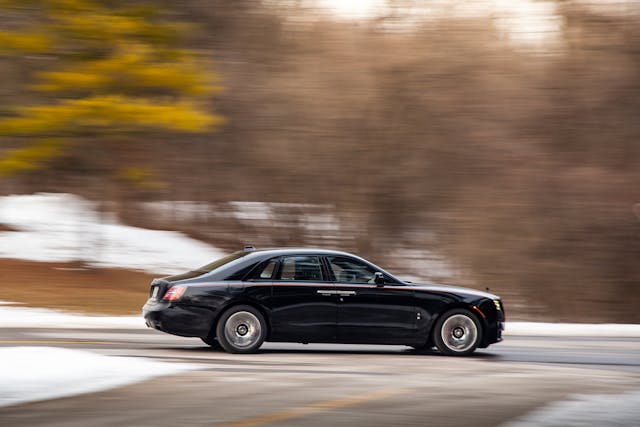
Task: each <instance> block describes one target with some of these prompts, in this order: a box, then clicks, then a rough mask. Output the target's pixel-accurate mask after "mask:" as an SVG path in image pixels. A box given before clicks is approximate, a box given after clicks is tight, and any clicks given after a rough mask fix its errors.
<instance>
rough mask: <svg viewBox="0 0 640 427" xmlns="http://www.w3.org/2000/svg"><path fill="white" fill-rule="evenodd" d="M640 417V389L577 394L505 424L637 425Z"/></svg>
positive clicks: (550, 426)
mask: <svg viewBox="0 0 640 427" xmlns="http://www.w3.org/2000/svg"><path fill="white" fill-rule="evenodd" d="M638 420H640V391H633V392H628V393H623V394H592V395H576V396H574V397H573V398H571V399H570V400H564V401H560V402H555V403H552V404H550V405H548V406H545V407H543V408H540V409H536V410H535V411H533V412H530V413H529V414H527V415H525V416H523V417H520V418H518V419H516V420H513V421H510V422H508V423H506V424H503V425H502V427H578V426H580V427H585V426H598V427H601V426H619V427H626V426H634V425H638Z"/></svg>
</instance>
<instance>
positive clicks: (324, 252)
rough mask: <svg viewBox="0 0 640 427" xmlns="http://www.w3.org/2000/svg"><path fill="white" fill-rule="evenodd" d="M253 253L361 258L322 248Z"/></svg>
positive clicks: (258, 250)
mask: <svg viewBox="0 0 640 427" xmlns="http://www.w3.org/2000/svg"><path fill="white" fill-rule="evenodd" d="M250 251H251V252H255V253H259V254H261V255H269V256H277V255H292V254H296V255H298V254H309V255H312V254H313V255H347V256H351V257H356V258H360V257H358V256H357V255H354V254H351V253H349V252H344V251H337V250H333V249H321V248H296V247H293V248H261V249H253V250H250Z"/></svg>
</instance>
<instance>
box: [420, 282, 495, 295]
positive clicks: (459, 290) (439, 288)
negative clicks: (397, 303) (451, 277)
mask: <svg viewBox="0 0 640 427" xmlns="http://www.w3.org/2000/svg"><path fill="white" fill-rule="evenodd" d="M409 285H411V286H412V287H413V288H414V289H415V290H417V291H431V292H448V293H451V294H463V295H469V296H474V297H480V298H489V299H499V298H500V297H498V296H497V295H494V294H492V293H490V292H484V291H479V290H477V289H470V288H463V287H461V286H449V285H437V284H426V283H409Z"/></svg>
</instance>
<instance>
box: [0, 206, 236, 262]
mask: <svg viewBox="0 0 640 427" xmlns="http://www.w3.org/2000/svg"><path fill="white" fill-rule="evenodd" d="M0 224H5V225H7V226H9V227H11V228H12V229H14V230H16V231H8V232H3V233H0V258H17V259H26V260H32V261H50V262H65V261H74V260H82V261H85V262H88V263H90V264H92V265H95V266H98V267H120V268H132V269H137V270H144V271H149V272H151V273H178V272H183V271H185V270H187V269H189V268H195V267H199V266H201V265H204V264H207V263H209V262H211V261H213V260H215V259H218V258H221V257H222V256H224V255H225V253H224V252H223V251H221V250H220V249H218V248H215V247H213V246H210V245H207V244H205V243H202V242H200V241H198V240H194V239H191V238H189V237H187V236H185V235H184V234H182V233H179V232H175V231H162V230H148V229H144V228H139V227H131V226H127V225H123V224H120V223H118V221H116V220H115V219H114V218H109V217H107V218H101V217H100V215H99V213H98V212H97V210H96V206H95V204H94V203H92V202H90V201H87V200H85V199H83V198H81V197H78V196H74V195H71V194H49V193H42V194H30V195H14V196H5V197H0Z"/></svg>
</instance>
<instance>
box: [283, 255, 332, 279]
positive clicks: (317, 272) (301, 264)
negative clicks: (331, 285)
mask: <svg viewBox="0 0 640 427" xmlns="http://www.w3.org/2000/svg"><path fill="white" fill-rule="evenodd" d="M280 280H291V281H293V280H295V281H302V282H305V281H306V282H319V281H322V266H321V264H320V257H317V256H303V255H294V256H286V257H283V258H282V268H281V269H280Z"/></svg>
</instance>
